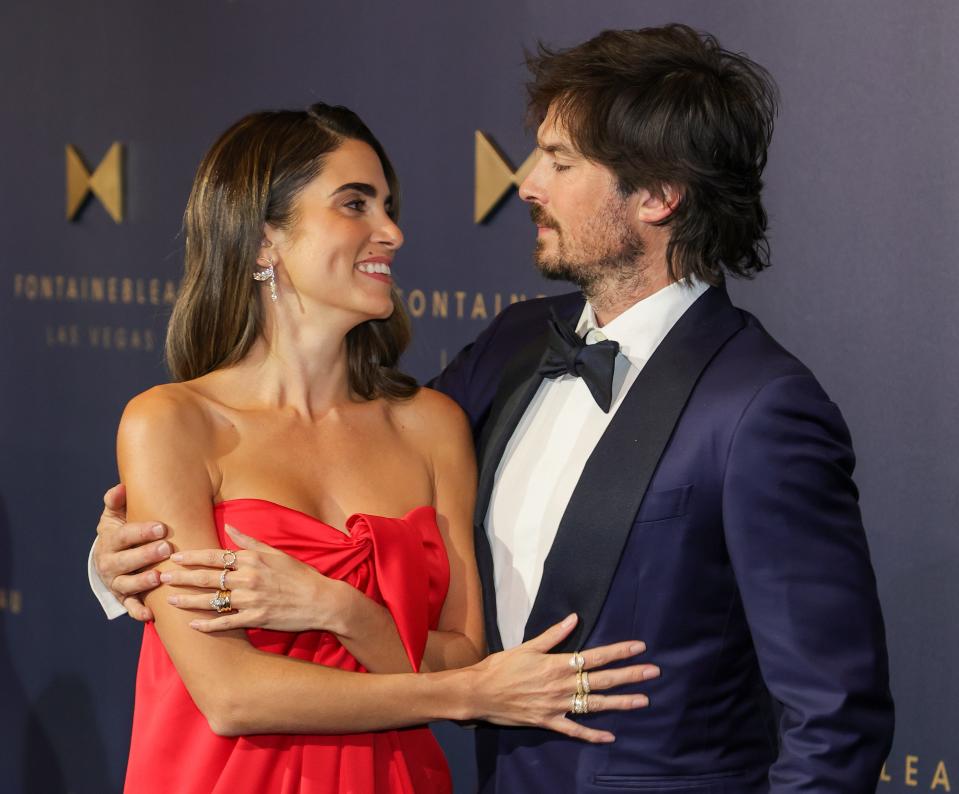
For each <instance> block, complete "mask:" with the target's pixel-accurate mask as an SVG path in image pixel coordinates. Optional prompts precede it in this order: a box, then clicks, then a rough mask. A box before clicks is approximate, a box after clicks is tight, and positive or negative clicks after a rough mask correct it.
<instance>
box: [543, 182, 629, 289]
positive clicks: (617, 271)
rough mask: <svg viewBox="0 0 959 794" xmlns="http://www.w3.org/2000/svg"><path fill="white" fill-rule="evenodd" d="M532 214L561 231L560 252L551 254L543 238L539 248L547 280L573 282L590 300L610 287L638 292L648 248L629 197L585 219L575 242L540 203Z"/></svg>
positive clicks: (557, 233)
mask: <svg viewBox="0 0 959 794" xmlns="http://www.w3.org/2000/svg"><path fill="white" fill-rule="evenodd" d="M530 216H531V217H532V219H533V222H534V223H535V224H536V225H537V226H545V227H546V228H549V229H553V230H554V233H555V234H556V251H555V253H552V254H549V255H547V254H546V250H545V249H546V244H545V240H537V241H536V250H535V251H534V252H533V261H534V262H535V264H536V268H537V269H538V270H539V272H540V273H542V274H543V275H544V276H545V277H546V278H548V279H552V280H556V281H569V282H571V283H573V284H575V285H576V286H577V287H579V288H580V289H581V290H582V291H583V293H584V294H585V295H586V297H587V298H589V299H590V300H593V299H595V298H599V297H601V295H602V293H605V292H606V291H607V290H610V289H613V290H615V291H616V292H619V291H621V290H627V289H629V290H632V289H634V288H635V287H636V286H637V282H642V281H644V280H645V278H646V276H645V268H644V267H643V264H642V258H643V254H644V253H645V251H646V247H645V245H644V244H643V240H642V238H641V237H640V236H639V234H638V233H637V232H636V231H635V230H634V229H633V228H632V226H631V224H630V222H629V217H628V214H627V206H626V201H625V200H623V201H619V202H616V201H615V200H614V201H613V202H611V203H610V205H608V206H607V207H605V208H604V209H603V210H602V211H600V212H597V213H596V214H595V215H593V216H592V217H591V218H590V219H589V220H588V221H587V222H586V223H584V224H583V226H582V227H581V230H580V240H579V241H569V240H568V237H567V236H566V235H565V234H564V232H563V231H562V229H561V228H560V226H559V224H558V223H556V221H554V220H553V219H552V218H551V217H550V216H549V214H548V213H547V212H546V210H545V209H544V208H543V207H542V206H540V205H539V204H533V205H532V206H531V207H530Z"/></svg>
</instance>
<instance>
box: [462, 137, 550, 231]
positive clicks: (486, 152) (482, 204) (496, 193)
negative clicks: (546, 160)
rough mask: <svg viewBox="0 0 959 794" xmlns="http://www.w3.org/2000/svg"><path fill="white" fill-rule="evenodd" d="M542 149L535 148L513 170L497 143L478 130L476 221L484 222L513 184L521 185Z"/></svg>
mask: <svg viewBox="0 0 959 794" xmlns="http://www.w3.org/2000/svg"><path fill="white" fill-rule="evenodd" d="M538 154H539V152H538V151H534V152H533V153H532V154H531V155H530V156H529V157H527V158H526V161H525V162H524V163H523V164H522V165H521V166H520V167H519V168H517V169H515V170H514V169H513V166H512V165H510V162H509V160H507V159H506V156H505V155H504V154H503V153H502V152H501V151H500V150H499V149H498V148H497V146H496V144H495V143H493V141H492V140H491V139H490V138H489V136H487V135H484V134H483V133H482V132H480V131H479V130H476V177H475V178H476V190H475V194H474V201H473V221H474V222H475V223H482V222H483V221H484V220H485V219H486V218H487V217H488V216H489V214H490V213H491V212H492V211H493V210H494V209H495V208H496V206H497V205H498V204H499V203H500V201H501V200H502V199H503V197H504V196H505V195H506V194H507V192H509V190H510V189H511V188H513V187H519V185H520V183H521V182H522V181H523V180H524V179H526V177H527V175H528V174H529V172H530V171H532V170H533V166H534V165H536V157H537V155H538Z"/></svg>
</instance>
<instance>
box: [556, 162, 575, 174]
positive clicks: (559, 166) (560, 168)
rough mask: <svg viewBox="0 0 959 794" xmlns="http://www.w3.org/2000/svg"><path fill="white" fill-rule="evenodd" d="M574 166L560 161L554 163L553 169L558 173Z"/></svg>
mask: <svg viewBox="0 0 959 794" xmlns="http://www.w3.org/2000/svg"><path fill="white" fill-rule="evenodd" d="M572 167H573V166H571V165H560V164H559V163H553V170H554V171H556V172H557V173H562V172H563V171H569V169H570V168H572Z"/></svg>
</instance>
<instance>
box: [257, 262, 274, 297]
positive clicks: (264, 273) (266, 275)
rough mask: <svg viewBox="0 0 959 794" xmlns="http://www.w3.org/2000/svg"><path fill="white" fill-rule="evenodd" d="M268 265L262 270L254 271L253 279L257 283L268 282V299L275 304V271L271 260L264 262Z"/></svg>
mask: <svg viewBox="0 0 959 794" xmlns="http://www.w3.org/2000/svg"><path fill="white" fill-rule="evenodd" d="M266 261H267V262H268V263H269V264H267V265H266V267H264V268H263V270H254V271H253V278H255V279H256V280H257V281H269V282H270V298H271V299H272V300H273V302H274V303H276V299H277V295H276V270H275V269H274V267H273V260H272V259H270V258H267V260H266Z"/></svg>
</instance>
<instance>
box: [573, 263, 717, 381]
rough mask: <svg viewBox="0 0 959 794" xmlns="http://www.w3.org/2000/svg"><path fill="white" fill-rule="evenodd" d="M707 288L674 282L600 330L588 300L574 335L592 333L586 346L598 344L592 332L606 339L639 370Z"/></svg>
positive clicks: (699, 283) (691, 282)
mask: <svg viewBox="0 0 959 794" xmlns="http://www.w3.org/2000/svg"><path fill="white" fill-rule="evenodd" d="M707 289H709V285H708V284H706V283H705V282H702V281H699V280H697V279H690V282H689V283H687V282H686V281H677V282H673V283H672V284H670V285H668V286H666V287H663V288H662V289H661V290H659V291H658V292H654V293H653V294H652V295H650V296H648V297H646V298H643V299H642V300H640V301H637V302H636V303H634V304H633V305H632V306H630V307H629V308H628V309H627V310H626V311H624V312H623V313H622V314H620V315H619V316H618V317H616V318H615V319H614V320H611V321H610V322H608V323H606V325H604V326H603V327H602V328H599V325H598V323H597V322H596V313H595V312H594V311H593V307H592V306H591V305H590V303H589V301H587V302H586V305H585V306H584V307H583V311H582V314H580V317H579V322H578V323H577V324H576V333H577V334H579V335H580V336H583V337H585V336H586V334H587V333H589V332H590V331H594V333H593V334H591V337H590V339H588V340H587V343H590V342H592V341H599V338H596V337H597V334H596V333H595V331H598V333H600V334H602V335H603V337H605V338H606V339H612V340H613V341H615V342H619V351H620V352H621V353H622V354H623V355H624V356H625V357H626V358H627V359H628V360H629V362H630V363H631V364H633V365H634V366H636V367H639V368H642V367H643V366H644V365H645V364H646V362H647V361H648V360H649V358H650V356H652V355H653V353H654V352H655V350H656V348H657V347H659V343H660V342H662V341H663V339H664V338H665V336H666V334H668V333H669V331H670V329H671V328H672V327H673V325H675V324H676V321H677V320H679V318H680V317H682V316H683V314H685V313H686V310H687V309H688V308H689V307H690V306H692V305H693V304H694V303H695V302H696V300H697V299H698V298H699V296H700V295H702V294H703V293H704V292H705V291H706V290H707Z"/></svg>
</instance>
